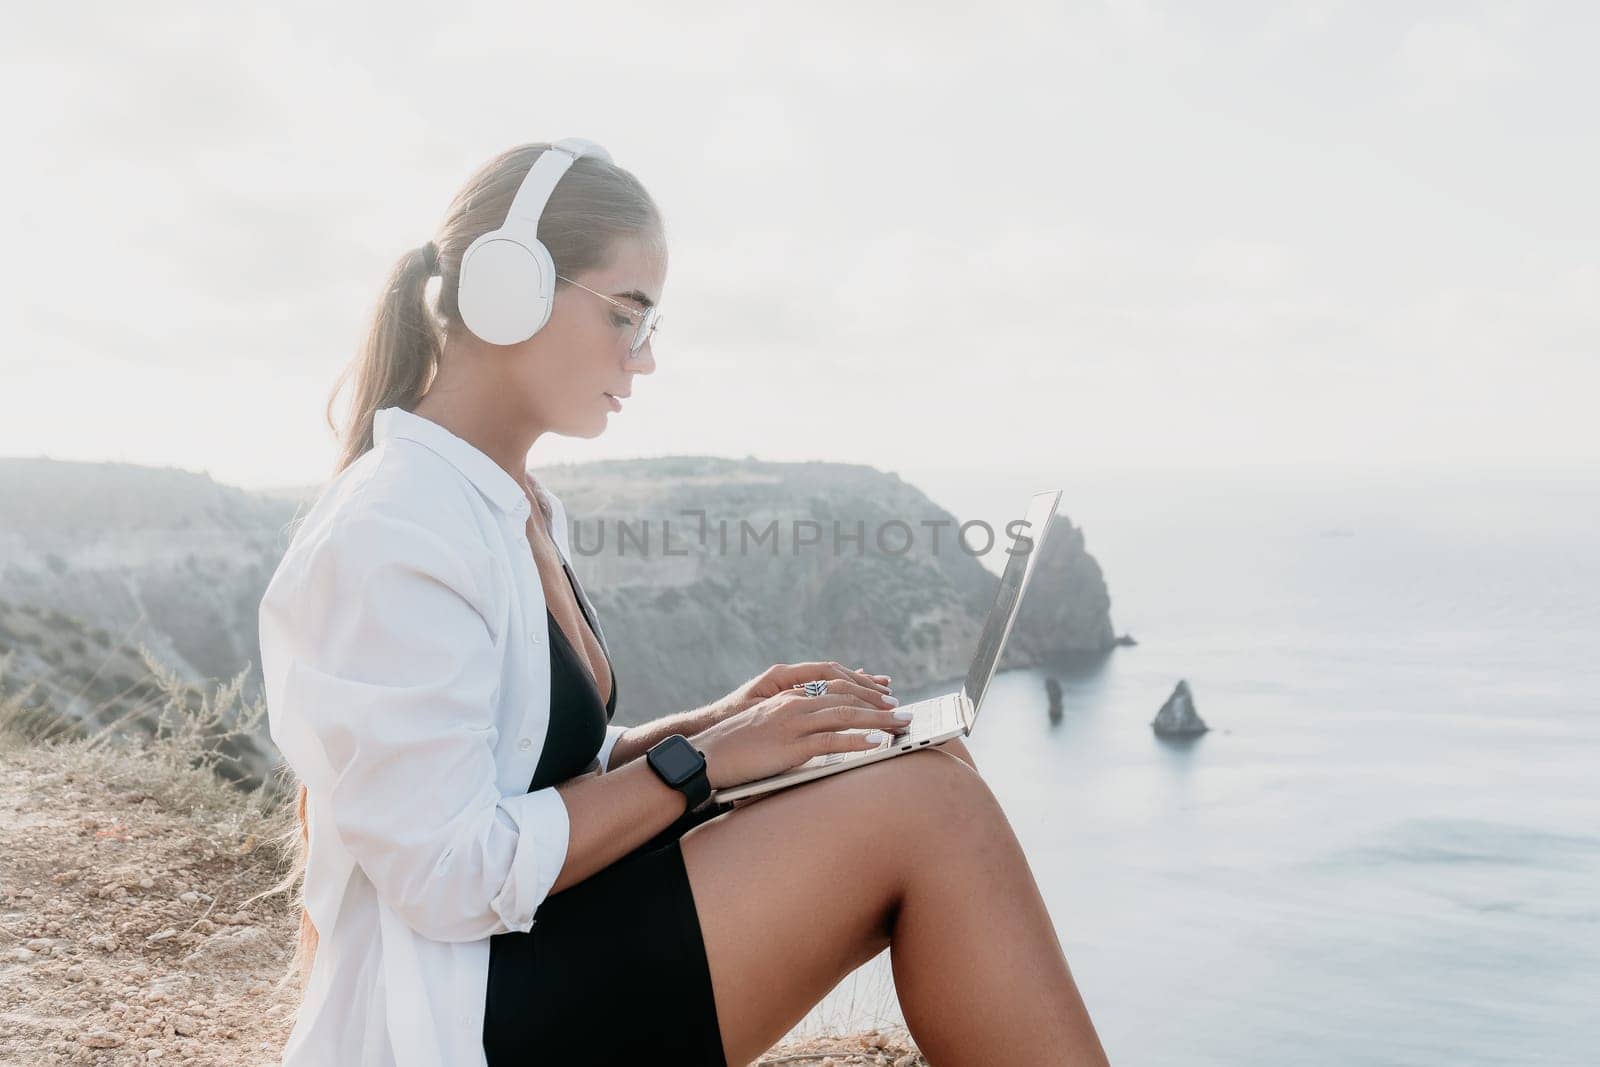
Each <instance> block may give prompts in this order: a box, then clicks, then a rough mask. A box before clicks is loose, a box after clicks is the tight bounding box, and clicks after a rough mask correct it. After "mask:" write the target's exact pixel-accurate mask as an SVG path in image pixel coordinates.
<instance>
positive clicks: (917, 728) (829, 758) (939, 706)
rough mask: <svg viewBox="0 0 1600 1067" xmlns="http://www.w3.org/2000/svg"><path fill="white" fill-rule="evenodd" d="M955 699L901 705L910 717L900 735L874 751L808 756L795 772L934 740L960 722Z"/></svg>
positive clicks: (953, 696)
mask: <svg viewBox="0 0 1600 1067" xmlns="http://www.w3.org/2000/svg"><path fill="white" fill-rule="evenodd" d="M957 698H958V694H956V693H946V694H945V695H944V696H941V697H934V698H933V699H931V700H919V701H917V702H916V703H915V704H907V705H905V710H907V711H909V712H911V713H912V717H911V721H910V722H908V723H906V727H907V729H906V731H905V732H904V733H899V734H890V735H889V740H887V741H885V742H883V744H881V745H878V746H877V747H876V748H859V749H852V750H850V751H849V752H826V753H823V754H822V755H820V756H812V757H811V758H810V759H808V760H806V761H805V762H804V763H802V764H800V766H799V767H797V768H795V769H796V770H802V769H804V768H807V767H831V766H833V765H834V764H836V763H842V762H843V761H845V760H847V759H850V758H852V757H855V756H862V755H866V754H867V753H869V752H877V751H879V750H881V749H885V748H891V747H898V746H899V745H902V744H905V743H906V742H910V743H912V744H916V743H918V742H921V741H925V740H927V739H928V738H930V737H936V736H938V735H939V734H942V733H944V732H945V731H946V730H948V729H950V728H951V727H952V726H954V725H955V724H956V723H957V722H959V721H960V720H961V708H960V703H959V701H958V699H957ZM844 732H845V733H852V734H855V733H866V731H865V730H847V731H844Z"/></svg>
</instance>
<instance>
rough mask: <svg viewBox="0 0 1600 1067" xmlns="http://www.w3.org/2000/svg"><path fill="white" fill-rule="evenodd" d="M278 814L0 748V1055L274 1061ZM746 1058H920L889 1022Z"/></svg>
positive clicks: (202, 777) (130, 759)
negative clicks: (879, 1027) (880, 1028)
mask: <svg viewBox="0 0 1600 1067" xmlns="http://www.w3.org/2000/svg"><path fill="white" fill-rule="evenodd" d="M286 820H287V811H286V809H285V808H284V807H282V806H281V805H276V804H273V803H271V802H270V801H269V800H267V799H266V795H265V794H264V793H256V794H250V795H247V794H244V793H241V792H240V791H238V790H237V789H233V788H230V787H228V786H227V785H226V784H225V783H224V782H223V781H221V780H220V779H219V778H218V777H217V776H216V775H215V774H213V773H211V772H209V771H205V770H195V769H191V768H190V767H188V766H184V765H181V764H180V763H179V762H177V761H174V760H171V759H165V758H163V757H162V756H160V755H159V754H152V753H151V752H148V751H146V752H130V751H127V750H119V749H117V748H114V747H110V746H104V745H97V744H95V743H91V742H85V741H81V740H79V741H72V742H69V743H65V744H53V745H41V744H37V743H25V742H21V741H18V740H16V739H15V738H6V739H4V740H0V1063H3V1064H19V1065H20V1064H119V1065H120V1064H134V1063H151V1062H177V1063H184V1064H218V1065H223V1064H226V1065H230V1067H233V1065H241V1064H272V1063H277V1062H278V1059H279V1056H278V1053H279V1050H280V1049H281V1048H282V1046H283V1042H284V1040H285V1038H286V1037H287V1036H288V1033H289V1027H290V1020H291V1013H292V1011H293V1005H294V995H295V987H294V986H293V985H291V984H288V983H286V982H284V981H283V979H284V976H285V974H286V968H287V964H288V960H289V955H290V951H291V947H292V942H293V936H294V929H295V921H296V920H295V914H294V913H293V912H292V911H291V909H290V906H289V900H288V896H287V895H286V894H283V893H276V894H273V893H269V892H268V891H269V890H270V889H271V888H272V887H273V886H274V885H275V884H277V883H278V881H279V880H280V879H281V877H282V875H283V873H284V867H283V856H282V854H281V853H280V852H279V850H278V848H277V847H276V844H275V842H276V841H277V840H278V839H279V836H280V835H281V834H282V833H283V832H284V831H285V830H286V829H288V827H289V823H288V822H287V821H286ZM757 1062H758V1063H760V1064H791V1063H792V1064H804V1065H827V1064H834V1065H838V1067H843V1065H845V1064H894V1065H896V1067H911V1065H922V1064H925V1063H926V1061H925V1060H924V1059H923V1058H922V1057H921V1056H920V1055H919V1054H918V1053H917V1052H916V1051H915V1049H914V1047H913V1046H912V1045H911V1044H910V1042H909V1039H908V1038H907V1036H906V1034H905V1032H904V1031H903V1030H897V1031H881V1032H880V1031H872V1032H869V1033H865V1034H852V1035H847V1036H844V1037H838V1038H826V1039H813V1040H809V1041H805V1042H790V1043H787V1044H784V1045H781V1046H779V1047H776V1048H774V1049H772V1050H770V1051H769V1052H768V1053H767V1054H766V1055H764V1056H763V1057H762V1058H761V1059H760V1060H758V1061H757Z"/></svg>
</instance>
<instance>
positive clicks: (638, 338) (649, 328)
mask: <svg viewBox="0 0 1600 1067" xmlns="http://www.w3.org/2000/svg"><path fill="white" fill-rule="evenodd" d="M660 324H661V309H660V308H654V307H653V308H650V309H649V310H648V311H646V312H645V313H644V316H643V317H642V318H640V319H639V329H638V330H637V331H635V332H634V335H633V342H632V343H631V344H630V345H629V346H628V351H629V352H630V353H631V352H637V351H639V349H641V348H643V347H644V346H645V342H646V341H648V340H650V338H651V337H652V336H654V334H655V332H656V327H657V326H659V325H660Z"/></svg>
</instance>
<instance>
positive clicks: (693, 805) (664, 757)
mask: <svg viewBox="0 0 1600 1067" xmlns="http://www.w3.org/2000/svg"><path fill="white" fill-rule="evenodd" d="M644 758H645V761H646V762H647V763H649V764H650V769H651V770H652V771H655V772H656V777H657V778H660V779H661V780H662V781H663V782H665V783H667V784H668V785H670V786H671V787H672V788H674V789H676V790H677V791H678V792H680V793H682V794H683V795H684V796H685V797H687V798H688V800H689V810H690V811H695V810H698V809H699V808H701V807H703V806H704V805H705V803H706V802H707V801H708V800H710V799H711V783H710V781H709V780H708V779H707V778H706V756H705V753H704V752H701V751H700V750H699V749H698V748H695V747H694V746H693V745H691V744H690V743H689V739H688V738H687V737H684V736H683V735H682V734H673V735H671V736H670V737H663V738H662V739H661V740H660V741H657V742H656V743H655V744H654V745H651V746H650V750H649V751H648V752H646V753H645V754H644Z"/></svg>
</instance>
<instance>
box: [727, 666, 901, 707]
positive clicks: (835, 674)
mask: <svg viewBox="0 0 1600 1067" xmlns="http://www.w3.org/2000/svg"><path fill="white" fill-rule="evenodd" d="M823 679H826V680H827V681H828V682H829V683H830V687H831V688H837V685H838V683H839V682H849V683H851V684H854V685H858V686H861V687H863V688H867V689H875V690H877V691H878V692H880V693H883V694H885V695H889V694H892V693H893V692H894V690H893V689H891V688H889V676H888V675H887V674H868V673H867V672H866V671H865V670H864V669H862V668H860V667H857V668H856V669H854V670H851V669H850V668H848V667H844V666H841V665H840V664H838V663H835V662H833V661H831V660H830V661H828V662H826V663H776V664H773V665H772V666H771V667H768V668H767V669H766V670H764V671H762V672H761V673H760V674H758V675H756V676H755V677H754V678H752V679H750V680H749V681H748V682H746V683H744V684H743V685H741V686H740V687H739V688H737V689H735V690H734V691H733V692H731V693H729V694H728V695H727V696H726V697H724V698H723V699H722V701H721V703H722V705H723V707H725V708H726V709H727V714H726V715H724V716H723V717H724V718H726V717H727V715H736V714H738V713H739V712H741V711H744V710H745V709H746V708H749V707H753V706H754V705H756V704H759V703H760V702H761V701H763V700H767V699H770V698H772V697H775V696H777V695H778V694H779V693H784V692H788V691H790V690H792V689H793V688H794V687H795V686H796V685H799V684H801V683H803V682H813V681H820V680H823Z"/></svg>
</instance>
